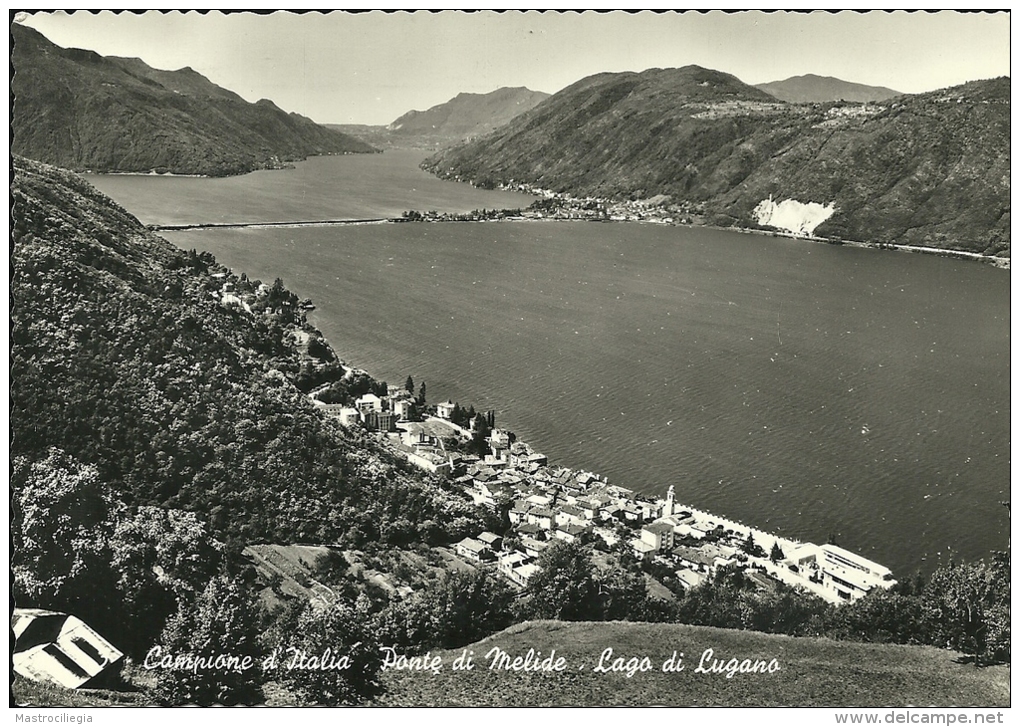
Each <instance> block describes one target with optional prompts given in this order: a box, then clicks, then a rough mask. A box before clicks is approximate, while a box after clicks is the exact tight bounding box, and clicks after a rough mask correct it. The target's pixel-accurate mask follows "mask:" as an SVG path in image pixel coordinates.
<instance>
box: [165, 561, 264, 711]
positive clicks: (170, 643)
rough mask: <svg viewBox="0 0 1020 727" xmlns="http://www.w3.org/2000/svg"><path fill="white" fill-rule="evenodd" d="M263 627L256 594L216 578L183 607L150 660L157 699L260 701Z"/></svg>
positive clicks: (204, 703) (209, 702) (211, 702)
mask: <svg viewBox="0 0 1020 727" xmlns="http://www.w3.org/2000/svg"><path fill="white" fill-rule="evenodd" d="M258 625H259V621H258V611H257V605H256V604H255V602H253V600H252V598H251V594H249V593H248V592H246V591H245V590H244V589H242V588H241V587H240V586H239V585H238V584H237V582H236V581H235V580H234V579H233V578H230V577H226V576H217V577H216V578H213V579H212V580H211V581H209V583H208V585H206V587H205V588H204V589H203V590H202V592H201V593H200V594H198V596H197V597H196V598H194V599H192V600H190V601H182V602H181V604H180V607H179V609H178V611H177V613H175V614H174V615H173V616H172V617H171V618H170V620H169V621H168V622H167V625H166V628H165V629H164V630H163V634H162V636H161V638H160V643H159V645H158V646H156V647H154V649H153V651H152V653H151V654H149V655H147V657H146V661H147V663H148V664H149V666H150V668H151V667H152V666H155V667H156V668H155V670H154V671H155V674H156V686H155V689H154V692H155V694H156V696H157V697H158V698H159V700H160V701H161V702H163V703H164V704H168V705H176V704H198V705H201V706H209V705H215V704H221V705H226V706H232V705H238V704H256V703H258V702H259V701H261V699H262V689H261V686H260V685H261V683H262V674H261V669H262V656H263V653H262V649H261V647H260V645H259V641H258ZM163 659H170V660H171V662H170V663H169V664H164V663H163V662H162V660H163ZM178 659H181V660H180V661H178ZM228 659H234V660H236V661H228ZM246 664H247V666H245V665H246Z"/></svg>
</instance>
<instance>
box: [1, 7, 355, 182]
mask: <svg viewBox="0 0 1020 727" xmlns="http://www.w3.org/2000/svg"><path fill="white" fill-rule="evenodd" d="M11 33H12V36H13V48H12V55H11V63H12V66H13V70H14V77H13V79H12V81H11V92H12V94H13V95H14V109H15V113H14V116H13V127H12V137H11V138H12V141H11V147H12V150H13V152H14V153H15V154H20V155H23V156H26V157H29V158H32V159H37V160H39V161H43V162H47V163H50V164H57V165H59V166H62V167H65V168H67V169H74V170H79V171H82V170H88V171H95V172H151V171H154V172H158V173H168V172H169V173H173V174H205V175H210V176H223V175H228V174H242V173H244V172H250V171H252V170H254V169H272V168H278V167H281V166H283V165H284V163H286V162H288V161H294V160H299V159H304V158H305V157H307V156H310V155H314V154H345V153H364V152H372V151H375V149H373V148H372V147H371V146H369V145H368V144H365V143H364V142H362V141H359V140H357V139H354V138H352V137H350V136H347V135H346V134H343V133H341V132H339V131H336V130H333V129H327V128H324V127H322V126H319V125H318V124H316V123H314V122H313V121H312V120H311V119H308V118H306V117H304V116H300V115H298V114H293V113H290V114H289V113H287V112H285V111H283V110H281V109H280V108H279V107H277V106H276V105H275V104H273V102H272V101H269V100H266V99H263V100H261V101H258V102H257V103H248V102H247V101H245V100H244V99H242V98H241V97H240V96H238V95H237V94H235V93H233V92H232V91H228V90H226V89H224V88H220V87H219V86H217V85H216V84H214V83H212V82H211V81H209V80H208V79H207V78H205V77H204V76H202V75H201V74H199V73H196V72H195V71H193V70H192V69H190V68H184V69H181V70H179V71H162V70H157V69H154V68H151V67H149V66H148V65H146V64H145V63H144V62H142V61H141V60H139V59H137V58H115V57H111V58H106V57H103V56H101V55H99V54H98V53H94V52H92V51H88V50H80V49H75V48H68V49H65V48H60V47H59V46H56V45H54V44H53V43H51V42H50V41H49V40H47V39H46V38H45V37H43V36H42V35H41V34H40V33H38V32H37V31H35V30H33V29H32V28H29V27H27V26H24V25H19V24H14V25H12V26H11Z"/></svg>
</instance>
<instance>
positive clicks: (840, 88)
mask: <svg viewBox="0 0 1020 727" xmlns="http://www.w3.org/2000/svg"><path fill="white" fill-rule="evenodd" d="M755 88H758V89H761V90H762V91H764V92H765V93H767V94H770V95H772V96H775V97H776V98H778V99H779V100H780V101H787V102H789V103H825V102H827V101H853V102H856V103H868V102H875V101H885V100H887V99H890V98H892V97H893V96H902V95H903V94H901V93H900V92H899V91H893V90H892V89H891V88H885V87H884V86H865V85H864V84H861V83H851V82H849V81H844V80H842V79H839V78H833V77H832V76H816V75H815V74H813V73H809V74H807V75H804V76H793V77H791V78H787V79H786V80H785V81H772V82H771V83H759V84H756V85H755Z"/></svg>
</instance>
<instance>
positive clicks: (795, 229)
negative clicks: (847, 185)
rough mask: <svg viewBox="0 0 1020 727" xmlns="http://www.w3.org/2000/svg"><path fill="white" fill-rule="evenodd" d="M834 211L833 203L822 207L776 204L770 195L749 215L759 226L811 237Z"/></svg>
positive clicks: (786, 202) (789, 202) (788, 202)
mask: <svg viewBox="0 0 1020 727" xmlns="http://www.w3.org/2000/svg"><path fill="white" fill-rule="evenodd" d="M835 211H836V204H835V203H834V202H833V203H830V204H827V205H824V204H820V203H818V202H798V201H797V200H795V199H784V200H783V201H782V202H779V203H776V202H774V201H773V200H772V197H771V195H770V196H769V198H768V199H763V200H762V201H761V202H759V203H758V206H757V207H755V208H754V211H753V212H752V213H751V215H752V216H753V217H754V219H755V220H756V221H757V222H758V224H759V225H768V226H769V227H775V228H778V229H780V230H788V231H790V232H792V233H793V234H794V235H813V234H814V232H815V228H816V227H818V225H820V224H822V223H823V222H825V221H826V220H827V219H829V218H830V217H832V213H833V212H835Z"/></svg>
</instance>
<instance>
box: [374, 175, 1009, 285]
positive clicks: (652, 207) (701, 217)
mask: <svg viewBox="0 0 1020 727" xmlns="http://www.w3.org/2000/svg"><path fill="white" fill-rule="evenodd" d="M454 181H457V182H461V183H470V182H468V181H467V180H464V179H460V178H458V177H455V178H454ZM472 186H474V185H472ZM496 189H499V190H500V191H504V192H518V193H521V194H528V195H531V196H534V197H538V198H539V199H538V200H536V201H535V202H533V203H532V204H531V205H530V206H529V207H527V208H523V209H521V208H518V209H491V210H490V209H482V210H474V211H472V212H467V213H457V212H435V211H427V212H420V211H418V210H407V211H405V212H404V214H403V215H402V216H401V217H398V218H394V219H392V220H389V221H390V222H499V221H506V222H523V221H549V220H559V221H571V222H644V223H651V224H659V225H669V226H679V227H691V228H706V229H711V230H723V231H728V232H739V233H744V234H753V235H765V236H768V237H787V238H790V239H794V240H806V241H808V242H817V243H824V244H827V245H845V246H847V247H860V248H867V249H872V250H897V251H899V252H911V253H919V254H923V255H937V256H939V257H948V258H956V259H959V260H973V261H976V262H983V263H987V264H990V265H993V266H995V267H997V268H1003V269H1005V270H1009V269H1010V260H1011V259H1010V258H1008V257H998V256H992V255H982V254H981V253H976V252H966V251H963V250H950V249H944V248H938V247H924V246H920V245H901V244H897V243H891V242H865V241H860V240H842V239H836V238H829V237H819V236H816V235H814V234H813V233H812V232H809V231H807V230H806V229H803V230H783V229H780V228H779V227H773V226H768V225H761V226H758V227H724V226H719V225H713V224H711V223H710V222H709V220H708V213H707V211H706V210H705V208H704V206H703V205H701V204H698V203H693V202H687V201H679V202H676V201H672V200H671V199H670V197H669V196H668V195H661V194H660V195H656V196H654V197H650V198H649V199H643V200H625V201H621V200H611V199H605V198H602V197H574V196H572V195H570V194H564V193H560V192H554V191H552V190H549V189H543V188H541V187H536V186H534V185H531V184H526V183H523V182H512V181H511V182H509V183H506V184H499V185H497V187H496ZM811 229H812V230H813V227H811Z"/></svg>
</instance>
